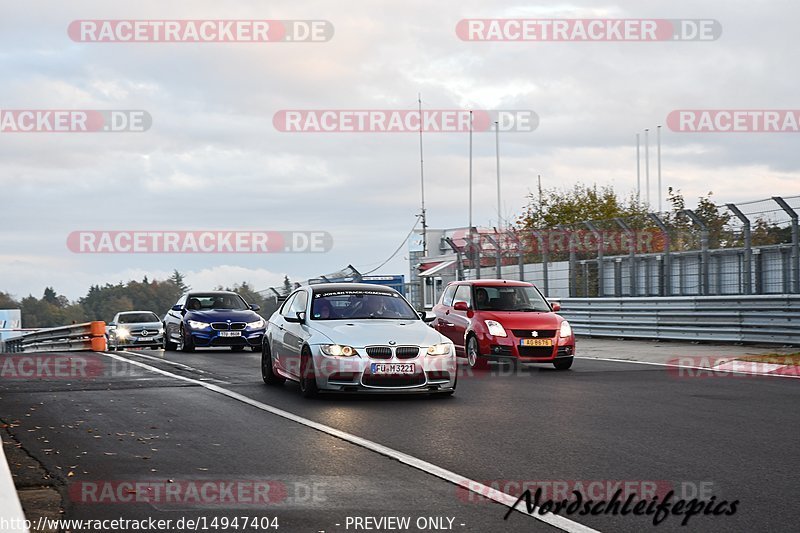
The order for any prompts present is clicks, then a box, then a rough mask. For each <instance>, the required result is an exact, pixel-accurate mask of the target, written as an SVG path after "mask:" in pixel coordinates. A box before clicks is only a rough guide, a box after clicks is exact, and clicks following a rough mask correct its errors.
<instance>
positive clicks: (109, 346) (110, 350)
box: [106, 337, 114, 352]
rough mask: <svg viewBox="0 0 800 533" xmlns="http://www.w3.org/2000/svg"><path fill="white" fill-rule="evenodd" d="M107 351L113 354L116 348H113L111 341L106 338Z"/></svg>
mask: <svg viewBox="0 0 800 533" xmlns="http://www.w3.org/2000/svg"><path fill="white" fill-rule="evenodd" d="M106 351H107V352H113V351H114V347H113V346H111V339H109V338H108V337H106Z"/></svg>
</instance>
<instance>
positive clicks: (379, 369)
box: [372, 363, 415, 374]
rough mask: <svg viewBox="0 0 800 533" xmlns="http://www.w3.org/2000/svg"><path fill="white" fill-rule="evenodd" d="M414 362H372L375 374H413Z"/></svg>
mask: <svg viewBox="0 0 800 533" xmlns="http://www.w3.org/2000/svg"><path fill="white" fill-rule="evenodd" d="M414 371H415V365H414V363H372V373H373V374H413V373H414Z"/></svg>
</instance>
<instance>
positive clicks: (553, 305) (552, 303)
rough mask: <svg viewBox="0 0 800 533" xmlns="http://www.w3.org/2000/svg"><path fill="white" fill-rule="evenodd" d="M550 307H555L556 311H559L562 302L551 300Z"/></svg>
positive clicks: (554, 310)
mask: <svg viewBox="0 0 800 533" xmlns="http://www.w3.org/2000/svg"><path fill="white" fill-rule="evenodd" d="M550 307H552V308H553V312H554V313H558V312H559V311H561V304H560V303H558V302H550Z"/></svg>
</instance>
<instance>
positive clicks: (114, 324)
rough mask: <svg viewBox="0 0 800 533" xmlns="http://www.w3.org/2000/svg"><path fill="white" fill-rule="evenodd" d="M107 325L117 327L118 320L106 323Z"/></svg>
mask: <svg viewBox="0 0 800 533" xmlns="http://www.w3.org/2000/svg"><path fill="white" fill-rule="evenodd" d="M106 326H108V327H110V328H115V327H117V323H116V322H109V323H108V324H106Z"/></svg>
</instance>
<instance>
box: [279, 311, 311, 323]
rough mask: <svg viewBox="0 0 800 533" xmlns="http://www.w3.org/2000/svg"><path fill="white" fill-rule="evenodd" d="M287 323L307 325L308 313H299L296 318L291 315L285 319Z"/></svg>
mask: <svg viewBox="0 0 800 533" xmlns="http://www.w3.org/2000/svg"><path fill="white" fill-rule="evenodd" d="M283 318H284V319H285V320H286V322H291V323H292V324H305V323H306V312H305V311H298V312H296V313H295V314H294V316H292V315H289V316H285V317H283Z"/></svg>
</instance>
